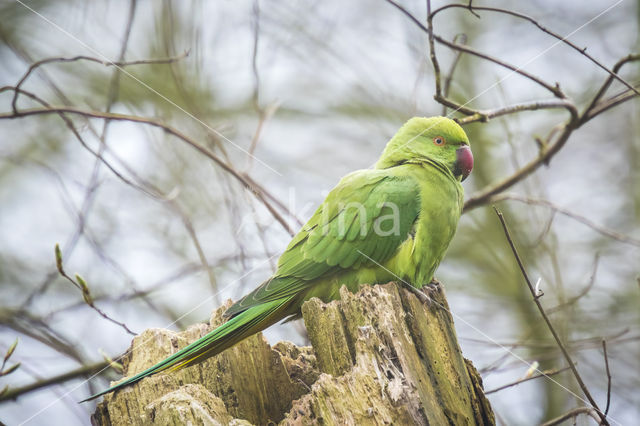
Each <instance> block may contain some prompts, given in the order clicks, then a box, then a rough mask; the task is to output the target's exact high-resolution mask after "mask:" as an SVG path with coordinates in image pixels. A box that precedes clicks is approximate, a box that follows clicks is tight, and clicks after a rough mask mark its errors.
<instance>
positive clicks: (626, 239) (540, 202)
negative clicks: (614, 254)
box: [487, 193, 640, 247]
mask: <svg viewBox="0 0 640 426" xmlns="http://www.w3.org/2000/svg"><path fill="white" fill-rule="evenodd" d="M505 200H512V201H518V202H521V203H525V204H529V205H537V206H543V207H547V208H549V209H551V210H553V211H554V212H557V213H560V214H562V215H564V216H567V217H569V218H571V219H574V220H575V221H577V222H580V223H582V224H583V225H586V226H588V227H589V228H591V229H593V230H594V231H596V232H597V233H599V234H602V235H604V236H606V237H609V238H612V239H614V240H616V241H620V242H621V243H625V244H630V245H632V246H636V247H640V240H638V239H636V238H633V237H630V236H628V235H625V234H622V233H620V232H616V231H614V230H611V229H609V228H606V227H604V226H602V225H598V224H597V223H595V222H593V221H592V220H590V219H587V218H586V217H584V216H582V215H579V214H578V213H575V212H572V211H571V210H568V209H565V208H563V207H560V206H557V205H555V204H553V203H552V202H551V201H548V200H545V199H542V198H531V197H525V196H522V195H518V194H512V193H503V194H498V195H494V196H492V197H490V198H489V199H488V200H487V203H497V202H500V201H505Z"/></svg>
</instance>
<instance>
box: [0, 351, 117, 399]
mask: <svg viewBox="0 0 640 426" xmlns="http://www.w3.org/2000/svg"><path fill="white" fill-rule="evenodd" d="M108 366H109V363H108V362H107V361H100V362H96V363H94V364H89V365H83V366H82V367H79V368H76V369H75V370H71V371H68V372H66V373H63V374H59V375H57V376H53V377H49V378H48V379H42V380H38V381H37V382H34V383H30V384H28V385H24V386H21V387H18V388H9V389H8V390H7V392H5V393H4V394H3V395H1V396H0V402H1V401H9V400H14V399H17V398H18V397H19V396H21V395H24V394H27V393H30V392H33V391H36V390H38V389H42V388H45V387H48V386H52V385H57V384H60V383H65V382H68V381H69V380H73V379H77V378H78V377H86V376H91V375H93V374H96V373H98V372H101V371H102V370H103V369H104V368H106V367H108Z"/></svg>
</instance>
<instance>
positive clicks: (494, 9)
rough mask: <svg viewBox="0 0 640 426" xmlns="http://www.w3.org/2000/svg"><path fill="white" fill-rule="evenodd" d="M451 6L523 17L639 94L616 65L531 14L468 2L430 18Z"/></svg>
mask: <svg viewBox="0 0 640 426" xmlns="http://www.w3.org/2000/svg"><path fill="white" fill-rule="evenodd" d="M451 8H462V9H468V10H469V11H470V12H472V13H473V12H474V11H476V10H482V11H487V12H497V13H503V14H506V15H511V16H514V17H516V18H520V19H524V20H526V21H529V22H531V23H532V24H533V25H535V26H536V27H538V28H539V29H540V30H541V31H542V32H544V33H546V34H549V35H550V36H552V37H554V38H555V39H557V40H559V41H561V42H562V43H564V44H566V45H567V46H569V47H571V48H572V49H574V50H576V51H577V52H578V53H580V54H581V55H583V56H585V57H586V58H587V59H589V60H590V61H591V62H593V63H594V64H596V65H597V66H598V67H599V68H601V69H603V70H604V71H606V72H607V73H608V74H609V78H610V79H615V80H618V81H619V82H620V83H622V84H624V85H625V86H627V88H629V89H630V90H633V91H634V92H635V93H636V95H640V92H639V91H638V90H636V89H635V88H634V87H633V86H632V85H631V84H629V83H628V82H627V81H626V80H624V79H623V78H622V77H620V76H619V75H618V74H617V72H618V70H619V69H620V67H618V69H616V68H615V67H614V69H613V70H610V69H609V68H607V67H606V66H605V65H603V64H602V63H601V62H600V61H598V60H597V59H596V58H594V57H593V56H591V55H590V54H588V53H587V48H586V47H582V48H580V47H578V46H577V45H575V44H574V43H572V42H571V41H569V39H568V36H564V37H563V36H561V35H560V34H557V33H555V32H553V31H551V30H550V29H548V28H546V27H545V26H543V25H542V24H540V23H539V22H538V21H537V20H536V19H535V18H532V17H531V16H528V15H525V14H523V13H519V12H514V11H513V10H508V9H501V8H498V7H483V6H471V5H470V4H447V5H445V6H442V7H440V8H438V9H436V10H434V11H433V14H431V18H432V19H433V17H434V16H435V15H437V14H438V13H440V12H442V11H444V10H446V9H451ZM476 16H477V17H478V18H479V17H480V16H479V15H477V14H476Z"/></svg>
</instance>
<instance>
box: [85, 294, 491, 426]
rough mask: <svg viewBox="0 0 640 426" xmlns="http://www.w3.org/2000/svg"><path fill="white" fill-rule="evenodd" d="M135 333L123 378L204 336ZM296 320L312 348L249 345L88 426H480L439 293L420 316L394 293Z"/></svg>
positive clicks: (476, 387)
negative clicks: (223, 425) (361, 425)
mask: <svg viewBox="0 0 640 426" xmlns="http://www.w3.org/2000/svg"><path fill="white" fill-rule="evenodd" d="M225 308H226V307H223V308H221V309H219V310H218V311H217V312H216V313H215V314H214V316H213V318H212V321H211V326H207V325H204V324H199V325H195V326H192V327H190V328H189V329H187V330H186V331H184V332H182V333H173V332H170V331H168V330H160V329H152V330H147V331H145V332H144V333H142V334H141V335H140V336H138V337H136V338H135V339H134V341H133V343H132V348H131V350H130V352H129V354H128V356H127V362H126V373H127V375H132V374H135V373H137V372H138V371H141V370H143V369H144V368H146V367H148V366H149V365H151V364H153V363H155V362H157V361H159V360H161V359H162V358H164V357H166V356H168V355H170V354H171V353H174V352H175V351H177V350H179V349H180V348H182V347H184V346H185V345H187V344H188V343H189V342H191V341H193V340H195V339H197V338H198V337H200V336H202V335H204V334H205V333H207V332H208V331H209V330H210V329H211V327H213V326H215V325H217V324H219V323H220V321H221V314H222V312H224V309H225ZM302 314H303V318H304V321H305V325H306V327H307V331H308V334H309V338H310V340H311V343H312V347H297V346H295V345H293V344H291V343H289V342H280V343H278V344H276V345H275V346H274V347H270V346H269V344H268V343H267V342H266V340H265V339H264V338H263V337H262V335H261V334H257V335H255V336H252V337H251V338H249V339H247V340H245V341H243V342H241V343H240V344H238V345H236V346H235V347H233V348H231V349H229V350H227V351H225V352H223V353H222V354H220V355H217V356H215V357H213V358H211V359H209V360H207V361H205V362H203V363H201V364H198V365H196V366H193V367H188V368H185V369H183V370H180V371H177V372H173V373H168V374H162V373H161V374H158V375H155V376H152V377H149V378H146V379H144V380H142V381H140V382H138V383H137V384H135V385H132V386H129V387H128V388H125V389H123V390H120V391H118V392H116V393H115V394H112V395H107V396H105V399H104V401H103V402H102V403H100V404H99V405H98V408H97V410H96V412H95V413H94V415H93V416H92V422H93V424H96V425H125V424H126V425H138V424H140V425H142V424H189V423H190V424H201V425H215V424H237V425H241V424H269V423H271V424H274V423H280V424H284V425H298V424H300V425H303V424H431V425H441V424H442V425H445V424H450V425H491V424H494V423H495V421H494V417H493V412H492V411H491V407H490V405H489V403H488V401H487V399H486V398H485V396H484V394H483V391H482V381H481V379H480V377H479V375H478V373H477V372H476V370H475V368H473V366H472V365H471V363H470V362H469V361H467V360H465V359H464V358H463V357H462V354H461V351H460V347H459V345H458V343H457V339H456V334H455V330H454V328H453V321H452V318H451V315H450V314H449V311H448V305H447V302H446V300H445V297H444V294H443V293H442V292H440V293H438V294H436V295H435V297H434V303H433V304H432V305H431V307H428V306H426V305H423V304H422V303H421V302H420V301H419V300H418V299H417V298H416V297H415V296H414V295H413V294H410V293H408V292H406V291H405V290H403V289H401V288H400V287H398V286H397V285H396V284H394V283H389V284H386V285H378V286H372V287H370V286H365V287H364V288H363V289H362V290H361V291H360V292H359V293H358V294H355V295H354V294H351V293H349V292H348V291H347V290H346V289H345V288H343V289H342V290H341V300H338V301H334V302H331V303H328V304H325V303H322V302H321V301H320V300H317V299H312V300H310V301H308V302H307V303H305V304H304V306H303V308H302Z"/></svg>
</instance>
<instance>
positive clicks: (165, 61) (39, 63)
mask: <svg viewBox="0 0 640 426" xmlns="http://www.w3.org/2000/svg"><path fill="white" fill-rule="evenodd" d="M187 56H189V51H188V50H187V51H185V52H183V53H182V54H180V55H178V56H174V57H170V58H160V59H141V60H137V61H121V62H109V61H103V60H101V59H98V58H94V57H91V56H84V55H78V56H73V57H69V58H65V57H54V58H46V59H42V60H40V61H37V62H34V63H33V64H31V65H30V66H29V68H28V69H27V71H26V72H25V73H24V75H23V76H22V77H21V78H20V80H18V83H17V84H16V86H15V87H16V89H20V86H22V84H23V83H24V82H25V80H26V79H27V78H29V76H30V75H31V73H33V71H35V70H36V69H37V68H39V67H41V66H43V65H46V64H51V63H56V62H57V63H65V62H76V61H89V62H95V63H98V64H101V65H104V66H105V67H110V66H114V67H127V66H132V65H151V64H170V63H172V62H177V61H179V60H181V59H184V58H186V57H187ZM19 92H20V91H19V90H16V91H15V93H14V95H13V99H12V100H11V110H12V111H14V112H15V111H16V103H17V101H18V94H19Z"/></svg>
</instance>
